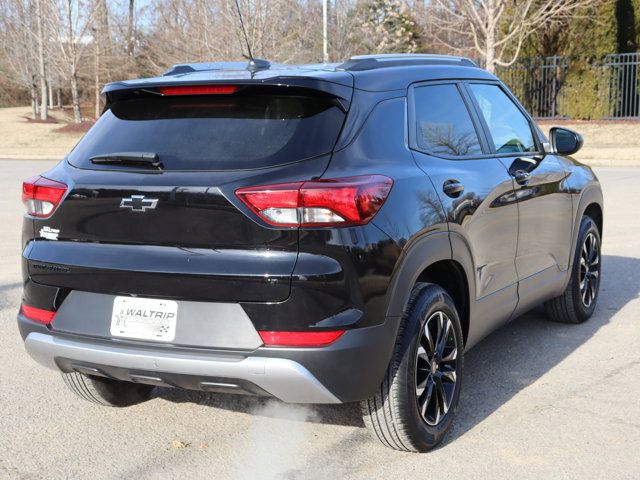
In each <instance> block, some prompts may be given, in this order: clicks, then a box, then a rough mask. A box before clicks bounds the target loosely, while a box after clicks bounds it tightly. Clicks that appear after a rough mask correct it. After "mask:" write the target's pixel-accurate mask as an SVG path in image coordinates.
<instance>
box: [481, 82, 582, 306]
mask: <svg viewBox="0 0 640 480" xmlns="http://www.w3.org/2000/svg"><path fill="white" fill-rule="evenodd" d="M468 88H469V90H470V93H471V96H472V98H473V100H474V101H475V104H476V106H477V108H478V110H479V112H480V118H481V120H482V121H483V122H484V123H485V125H486V128H487V130H488V132H489V136H490V147H491V148H492V151H493V152H494V154H495V156H496V158H499V159H500V161H501V162H502V163H503V164H504V165H505V167H506V168H507V169H508V171H509V174H510V175H511V176H512V177H513V178H514V183H515V191H516V197H517V200H518V211H519V219H520V221H519V222H520V228H519V233H518V250H517V255H516V267H517V270H518V277H519V281H520V287H519V295H520V305H519V310H520V309H527V308H528V307H530V306H531V305H532V304H533V303H536V302H537V301H538V300H539V299H540V298H545V297H547V296H548V294H549V292H550V291H553V290H554V289H557V287H556V284H557V283H558V282H562V280H563V277H564V275H563V273H562V272H564V271H566V269H567V265H568V263H569V252H570V249H571V228H572V221H571V219H572V200H571V195H570V192H569V190H568V188H567V186H566V185H565V179H566V178H567V177H568V175H569V172H568V171H567V170H566V169H565V168H564V166H563V164H562V163H561V161H560V160H559V159H558V158H557V157H556V156H555V155H546V154H545V153H544V151H543V147H542V144H541V142H540V141H539V138H538V135H537V134H536V132H535V129H534V127H533V125H532V121H531V119H530V118H529V116H528V114H526V112H525V111H524V110H523V109H522V108H521V107H520V105H518V104H517V103H516V102H515V100H514V99H513V98H512V97H511V96H510V95H509V94H508V93H507V91H506V90H505V89H504V88H503V87H502V86H501V85H500V84H497V83H482V82H478V83H474V82H470V83H469V84H468Z"/></svg>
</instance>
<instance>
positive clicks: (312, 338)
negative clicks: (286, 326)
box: [258, 330, 344, 347]
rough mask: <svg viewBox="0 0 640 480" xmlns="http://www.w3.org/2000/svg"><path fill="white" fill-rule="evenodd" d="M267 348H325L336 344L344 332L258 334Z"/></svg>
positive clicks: (262, 332)
mask: <svg viewBox="0 0 640 480" xmlns="http://www.w3.org/2000/svg"><path fill="white" fill-rule="evenodd" d="M258 333H259V334H260V338H262V341H263V342H264V344H265V345H266V346H267V347H324V346H326V345H329V344H331V343H333V342H335V341H336V340H337V339H338V338H340V337H341V336H342V334H343V333H344V330H334V331H331V332H268V331H261V332H258Z"/></svg>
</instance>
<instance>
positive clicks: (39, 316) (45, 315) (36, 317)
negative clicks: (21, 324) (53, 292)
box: [22, 303, 56, 325]
mask: <svg viewBox="0 0 640 480" xmlns="http://www.w3.org/2000/svg"><path fill="white" fill-rule="evenodd" d="M22 314H23V315H24V316H25V317H27V318H28V319H29V320H33V321H34V322H38V323H44V324H45V325H49V324H50V323H51V322H53V319H54V318H55V316H56V312H51V311H49V310H43V309H42V308H36V307H31V306H29V305H25V304H24V303H23V304H22Z"/></svg>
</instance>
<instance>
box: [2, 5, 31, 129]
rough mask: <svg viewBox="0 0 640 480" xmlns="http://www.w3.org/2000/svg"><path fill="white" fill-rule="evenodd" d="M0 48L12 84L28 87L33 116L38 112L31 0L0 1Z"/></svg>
mask: <svg viewBox="0 0 640 480" xmlns="http://www.w3.org/2000/svg"><path fill="white" fill-rule="evenodd" d="M0 12H1V13H2V15H0V31H2V33H3V35H2V37H0V39H1V42H2V43H1V44H0V47H1V48H2V51H3V53H4V58H5V59H6V63H5V65H4V67H5V68H6V70H7V72H8V75H7V80H8V81H9V82H11V83H13V84H14V85H18V86H21V87H23V88H25V89H28V90H29V93H30V96H31V109H32V114H31V116H32V118H33V119H34V120H35V119H36V118H37V117H38V113H39V103H38V66H37V61H36V58H35V55H34V50H35V48H34V35H33V34H32V31H33V28H32V27H33V21H34V8H33V4H32V2H31V1H30V0H10V1H7V2H0Z"/></svg>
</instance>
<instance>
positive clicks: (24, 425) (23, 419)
mask: <svg viewBox="0 0 640 480" xmlns="http://www.w3.org/2000/svg"><path fill="white" fill-rule="evenodd" d="M51 165H53V163H52V162H46V161H26V160H0V172H2V173H1V174H0V192H1V194H0V338H1V340H0V409H1V410H0V478H21V479H32V478H33V479H35V478H47V479H49V478H86V477H91V478H92V479H94V480H97V479H102V478H154V479H156V478H179V477H182V478H215V479H226V478H260V479H261V480H268V479H278V478H294V479H297V478H301V479H302V478H304V479H316V478H317V479H329V478H362V479H369V478H376V479H377V478H420V479H423V478H438V477H444V478H453V479H461V478H490V479H513V478H536V479H538V478H576V479H578V478H579V479H586V478H607V479H622V478H625V479H632V478H636V479H637V478H640V453H639V452H640V322H639V320H638V317H639V314H640V299H639V298H638V297H639V292H640V212H639V211H638V210H636V208H637V206H638V204H639V203H640V168H637V169H634V168H628V169H617V168H602V169H597V170H596V172H597V174H598V175H599V177H600V179H601V181H602V183H603V188H604V194H605V225H604V237H603V240H604V246H603V254H604V256H603V283H602V290H601V296H600V300H599V303H598V307H597V310H596V313H595V315H594V317H593V318H592V319H591V320H590V321H588V322H587V323H585V324H582V325H577V326H570V325H559V324H554V323H551V322H548V321H546V320H545V318H544V316H543V315H542V313H541V312H539V311H533V312H531V313H529V314H527V315H526V316H524V317H522V318H520V319H518V320H516V321H514V322H512V323H511V324H509V325H507V326H506V327H504V328H502V329H501V330H499V331H497V332H495V333H493V334H492V335H491V336H490V337H489V338H487V339H485V340H484V341H483V342H482V343H481V344H479V345H478V346H477V347H475V348H474V349H473V350H471V351H470V352H468V354H467V355H466V359H465V363H466V364H465V369H466V371H465V376H464V385H463V390H462V397H461V400H460V410H459V412H458V417H457V419H456V421H455V425H454V428H453V430H452V432H451V433H450V434H449V435H448V437H447V438H446V440H445V442H444V443H443V445H442V446H441V447H439V448H438V449H437V450H435V451H433V452H431V453H428V454H422V455H417V454H405V453H398V452H394V451H391V450H387V449H385V448H383V447H381V446H380V445H378V443H377V442H375V441H373V440H370V438H369V436H368V433H367V431H366V430H365V429H364V425H363V424H362V421H361V419H360V416H359V408H358V406H357V405H340V406H297V405H286V404H283V403H280V402H278V401H275V400H269V399H260V398H254V397H240V396H231V395H214V394H202V393H196V392H193V393H192V392H180V391H175V390H171V389H156V391H155V394H154V398H153V399H152V400H151V401H149V402H147V403H145V404H142V405H138V406H135V407H132V408H128V409H106V408H100V407H97V406H93V405H90V404H87V403H84V402H82V401H81V400H78V399H76V398H75V397H74V396H73V395H72V394H71V393H70V392H68V391H67V390H66V388H65V386H64V385H63V383H62V381H61V379H60V378H59V375H58V374H57V373H55V372H53V371H49V370H45V369H43V368H42V367H40V366H38V365H37V364H36V363H35V362H33V361H32V360H31V359H30V358H29V357H28V356H27V354H26V353H25V351H24V348H23V345H22V340H21V339H20V336H19V333H18V329H17V326H16V322H15V315H16V313H17V310H18V306H19V303H20V287H21V276H20V262H19V254H20V222H21V216H22V205H21V203H20V188H21V180H22V179H24V178H27V177H28V176H31V175H34V174H36V173H41V172H43V171H45V170H46V169H47V168H49V166H51ZM336 368H339V366H338V365H337V366H336Z"/></svg>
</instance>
